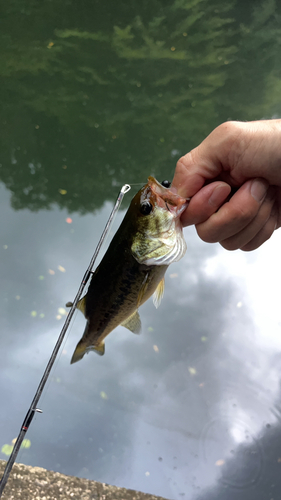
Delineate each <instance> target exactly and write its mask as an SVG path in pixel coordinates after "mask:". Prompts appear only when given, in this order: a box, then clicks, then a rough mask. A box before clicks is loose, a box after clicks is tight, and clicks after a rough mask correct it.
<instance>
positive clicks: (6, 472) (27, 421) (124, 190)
mask: <svg viewBox="0 0 281 500" xmlns="http://www.w3.org/2000/svg"><path fill="white" fill-rule="evenodd" d="M130 189H131V186H130V185H129V184H124V186H123V187H122V188H121V191H120V193H119V194H118V197H117V200H116V202H115V205H114V207H113V209H112V211H111V214H110V216H109V218H108V221H107V223H106V225H105V228H104V230H103V233H102V235H101V237H100V240H99V242H98V245H97V247H96V250H95V252H94V254H93V256H92V258H91V261H90V264H89V266H88V269H87V271H86V272H85V274H84V276H83V279H82V281H81V284H80V286H79V289H78V292H77V294H76V297H75V299H74V301H73V304H72V306H71V309H70V311H69V313H68V315H67V317H66V319H65V322H64V325H63V327H62V330H61V332H60V334H59V338H58V340H57V343H56V345H55V347H54V350H53V352H52V354H51V357H50V359H49V361H48V364H47V366H46V369H45V372H44V374H43V376H42V378H41V381H40V383H39V385H38V387H37V390H36V393H35V396H34V398H33V400H32V403H31V405H30V407H29V410H28V412H27V414H26V416H25V419H24V421H23V423H22V426H21V429H20V432H19V434H18V437H17V440H16V442H15V445H14V448H13V451H12V453H11V455H10V457H9V460H8V461H7V464H6V467H5V470H4V474H3V476H2V479H1V481H0V497H1V496H2V493H3V491H4V488H5V486H6V483H7V481H8V478H9V475H10V472H11V470H12V467H13V465H14V463H15V460H16V458H17V455H18V452H19V450H20V447H21V444H22V442H23V439H24V437H25V435H26V432H27V431H28V428H29V426H30V424H31V422H32V420H33V417H34V415H35V413H36V412H37V413H42V410H40V409H39V408H37V404H38V402H39V399H40V396H41V394H42V392H43V389H44V387H45V384H46V382H47V380H48V377H49V375H50V371H51V369H52V367H53V364H54V362H55V360H56V357H57V354H58V352H59V349H60V347H61V345H62V342H63V339H64V337H65V334H66V331H67V329H68V327H69V324H70V321H71V319H72V316H73V314H74V312H75V309H76V305H77V303H78V301H79V300H80V297H81V295H82V293H83V290H84V288H85V286H86V283H87V281H88V279H89V277H90V274H91V271H92V267H93V265H94V263H95V260H96V258H97V256H98V253H99V251H100V248H101V246H102V244H103V241H104V239H105V237H106V234H107V233H108V231H109V228H110V226H111V224H112V221H113V218H114V215H115V214H116V212H117V211H118V209H119V207H120V205H121V202H122V200H123V198H124V195H125V194H126V193H128V191H130Z"/></svg>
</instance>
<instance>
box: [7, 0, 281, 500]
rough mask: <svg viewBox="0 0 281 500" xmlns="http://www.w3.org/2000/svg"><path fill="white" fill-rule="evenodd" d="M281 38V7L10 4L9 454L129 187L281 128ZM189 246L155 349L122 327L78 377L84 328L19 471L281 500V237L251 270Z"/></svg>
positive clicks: (172, 280) (195, 242)
mask: <svg viewBox="0 0 281 500" xmlns="http://www.w3.org/2000/svg"><path fill="white" fill-rule="evenodd" d="M280 26H281V5H280V3H278V2H277V1H274V0H266V1H260V0H248V1H247V2H245V0H243V1H242V0H236V1H235V0H230V1H228V2H225V1H224V2H223V1H219V0H217V1H216V0H175V1H174V2H172V1H170V2H168V1H164V0H163V1H160V0H159V1H156V0H151V1H149V2H148V1H137V2H136V1H132V2H125V1H123V2H110V1H108V2H105V1H103V2H102V1H100V0H96V1H91V2H90V1H84V0H79V1H78V0H76V1H71V0H68V1H60V0H57V1H56V2H54V1H51V0H50V1H46V0H45V1H41V2H37V1H34V0H30V1H28V2H27V1H20V0H18V1H15V0H11V1H9V2H6V3H2V5H1V7H0V82H1V83H0V181H1V184H0V193H1V197H0V207H1V223H0V234H1V245H0V257H1V258H0V276H1V277H2V278H1V283H2V287H1V291H0V299H1V301H0V313H1V317H0V359H1V361H0V401H1V404H0V418H1V428H0V450H1V447H2V446H3V445H10V444H11V441H12V439H13V438H15V437H16V435H17V433H18V430H19V428H20V424H21V422H22V420H23V418H24V415H25V413H26V411H27V409H28V406H29V404H30V402H31V400H32V397H33V394H34V391H35V389H36V386H37V384H38V382H39V380H40V378H41V375H42V373H43V371H44V367H45V365H46V363H47V360H48V357H49V355H50V354H51V351H52V348H53V346H54V344H55V341H56V339H57V337H58V334H59V331H60V328H61V326H62V322H63V319H64V313H62V312H60V311H59V309H63V308H64V305H65V303H66V302H67V301H69V300H71V299H73V297H74V296H75V293H76V290H77V288H78V285H79V282H80V279H81V278H82V276H83V273H84V271H85V269H86V267H87V265H88V262H89V260H90V257H91V255H92V253H93V251H94V249H95V245H96V244H97V242H98V239H99V236H100V234H101V231H102V229H103V227H104V224H105V222H106V220H107V217H108V215H109V212H110V209H111V206H112V202H113V201H114V200H115V198H116V196H117V194H118V191H119V189H120V187H121V186H122V185H123V184H124V183H132V184H135V183H142V184H143V183H145V181H146V178H147V177H148V176H149V175H151V174H153V175H155V176H156V178H158V179H159V180H160V181H161V180H163V179H170V180H171V179H172V177H173V172H174V169H175V164H176V161H177V159H178V158H179V157H180V156H181V155H182V154H185V153H186V152H187V151H189V150H190V149H191V148H193V147H195V146H196V145H197V144H198V143H199V142H200V141H201V140H202V139H203V138H204V137H205V136H206V135H207V134H208V133H209V132H210V131H211V130H212V129H213V128H214V127H216V126H217V125H218V124H219V123H221V122H223V121H225V120H229V119H232V120H255V119H261V118H271V117H279V116H281V28H280ZM136 189H137V187H136V186H134V187H133V190H132V192H133V191H134V192H135V191H136ZM132 192H131V193H132ZM131 193H129V194H127V195H126V196H125V199H124V202H123V205H122V207H123V209H125V208H126V206H127V205H128V204H129V201H130V199H131ZM122 216H123V212H120V213H119V215H118V217H117V220H116V225H115V229H116V227H117V226H118V223H120V221H121V219H122ZM69 218H70V219H71V222H70V221H68V222H67V221H66V219H69ZM111 234H112V233H111ZM185 235H186V239H187V243H188V252H187V254H186V257H185V258H184V259H183V260H182V261H181V262H179V263H177V264H175V265H174V266H173V267H171V270H169V272H168V274H167V280H166V292H165V298H164V300H163V303H162V304H161V306H160V309H159V310H158V311H157V312H156V311H155V310H154V307H153V305H152V303H151V304H150V303H148V304H146V305H145V306H144V307H143V308H142V310H141V317H142V322H143V334H142V335H141V336H139V337H137V338H136V336H133V335H132V334H130V332H128V331H126V330H124V329H122V328H121V327H120V328H119V329H117V330H116V332H115V333H113V334H111V336H109V338H108V339H107V341H106V354H105V356H104V357H103V358H98V357H97V356H96V357H95V356H94V354H92V353H90V354H89V356H86V357H85V359H83V361H82V362H81V363H77V366H76V365H75V366H70V365H69V361H70V358H71V355H72V352H73V349H74V347H75V345H76V343H77V342H78V340H79V339H80V337H81V334H82V332H83V329H84V320H83V317H82V315H79V314H78V315H77V316H76V318H75V322H74V325H73V327H72V329H71V333H70V336H69V338H68V340H67V342H66V344H65V345H64V347H63V351H62V354H61V356H60V359H59V361H58V363H57V365H56V368H55V370H54V373H53V374H52V375H51V380H50V383H49V385H48V387H47V388H46V392H45V394H44V396H43V401H42V403H40V405H39V406H42V409H43V410H44V413H43V415H40V416H38V417H37V418H36V420H35V421H34V423H33V424H32V426H31V428H30V430H29V432H28V436H27V437H28V438H29V439H30V441H31V446H30V448H28V449H25V450H23V451H22V452H21V454H20V456H19V461H22V462H24V463H28V464H32V465H38V466H42V467H47V468H50V469H53V470H58V471H60V472H63V473H66V474H73V475H77V476H82V477H88V478H90V479H97V480H100V481H104V482H108V483H113V484H117V485H119V486H124V487H130V488H136V489H140V490H143V491H147V492H150V493H153V494H158V495H162V496H164V497H167V498H173V499H180V498H182V497H183V496H184V495H185V498H188V499H192V500H195V499H198V500H209V499H213V498H216V500H217V499H220V500H221V499H223V500H225V499H227V500H232V499H238V498H239V499H241V498H242V499H243V500H244V499H245V500H246V499H247V500H250V499H252V498H255V499H257V500H259V499H261V500H264V499H265V498H269V499H270V498H274V500H275V499H277V498H279V497H278V495H277V496H274V495H275V493H274V492H273V493H272V491H273V490H272V484H274V485H275V486H274V488H275V490H276V489H277V491H279V492H280V488H281V484H280V471H279V469H277V466H278V467H279V466H280V464H279V465H278V457H280V456H281V451H280V450H278V449H277V448H276V443H278V441H279V434H280V427H279V425H278V421H279V420H278V419H279V417H280V410H279V409H278V408H279V406H278V398H279V396H280V394H279V385H278V384H279V378H280V377H279V368H278V366H279V364H278V356H279V354H278V353H279V352H280V349H281V345H280V340H279V336H280V332H279V329H280V317H279V313H278V310H279V306H278V302H275V301H276V300H277V297H278V292H277V289H276V283H277V281H276V280H278V279H279V274H280V273H279V270H278V269H279V268H280V266H278V263H279V253H278V248H279V246H278V242H279V239H280V238H279V239H278V235H276V236H275V239H274V238H273V243H272V242H269V243H268V246H265V249H262V250H260V251H257V252H255V253H253V254H249V255H245V254H242V253H241V252H235V253H229V252H226V251H224V250H222V249H220V247H219V246H217V245H206V244H204V243H202V242H201V241H200V240H199V238H198V237H197V236H196V234H195V231H194V230H193V228H188V229H186V230H185ZM279 244H280V242H279ZM274 266H275V267H274ZM268 269H270V270H271V271H272V269H274V271H273V272H271V271H269V270H268ZM276 269H277V270H276ZM278 273H279V274H278ZM259 275H261V277H260V278H258V276H259ZM261 283H262V286H261ZM265 346H266V348H265ZM276 405H277V407H276ZM276 408H277V409H276ZM266 423H270V425H271V426H272V429H273V430H272V433H273V431H274V433H275V434H272V435H271V437H268V435H267V434H266V433H264V426H265V424H266ZM247 433H248V434H247ZM245 436H246V437H245ZM247 436H248V437H247ZM270 440H271V441H270ZM232 452H233V453H234V454H233V453H232ZM0 458H2V459H6V458H7V457H6V455H5V454H4V453H0ZM279 468H280V467H279ZM269 471H271V472H269ZM278 471H279V472H278ZM270 474H271V475H270ZM278 488H279V490H278ZM241 491H243V494H242V495H244V496H242V497H241ZM259 495H260V496H259Z"/></svg>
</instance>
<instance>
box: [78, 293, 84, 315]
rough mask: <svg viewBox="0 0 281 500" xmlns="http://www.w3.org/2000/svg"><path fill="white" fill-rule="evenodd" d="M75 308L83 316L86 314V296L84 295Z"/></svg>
mask: <svg viewBox="0 0 281 500" xmlns="http://www.w3.org/2000/svg"><path fill="white" fill-rule="evenodd" d="M76 308H77V309H79V311H81V313H83V314H84V316H85V313H86V295H84V297H82V299H80V300H79V302H78V303H77V306H76Z"/></svg>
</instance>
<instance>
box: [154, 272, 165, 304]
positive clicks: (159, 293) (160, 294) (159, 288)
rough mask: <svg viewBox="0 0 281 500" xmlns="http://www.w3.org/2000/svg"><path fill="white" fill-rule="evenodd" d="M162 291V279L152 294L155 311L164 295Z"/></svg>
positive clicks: (163, 285)
mask: <svg viewBox="0 0 281 500" xmlns="http://www.w3.org/2000/svg"><path fill="white" fill-rule="evenodd" d="M164 290H165V278H164V277H163V278H162V279H161V281H160V283H158V286H157V288H156V290H155V292H154V294H153V304H154V305H155V307H156V309H157V307H159V306H160V303H161V300H162V297H163V295H164Z"/></svg>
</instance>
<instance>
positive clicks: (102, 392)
mask: <svg viewBox="0 0 281 500" xmlns="http://www.w3.org/2000/svg"><path fill="white" fill-rule="evenodd" d="M100 397H101V398H102V399H108V395H107V394H106V392H104V391H101V392H100Z"/></svg>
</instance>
